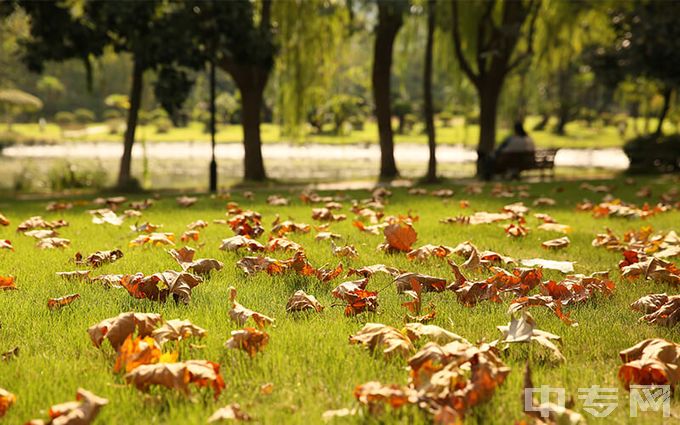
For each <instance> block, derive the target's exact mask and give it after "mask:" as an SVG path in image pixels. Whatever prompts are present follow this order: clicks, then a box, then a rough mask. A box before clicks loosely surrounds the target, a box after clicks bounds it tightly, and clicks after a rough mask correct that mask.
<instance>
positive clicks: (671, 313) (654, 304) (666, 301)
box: [631, 294, 680, 327]
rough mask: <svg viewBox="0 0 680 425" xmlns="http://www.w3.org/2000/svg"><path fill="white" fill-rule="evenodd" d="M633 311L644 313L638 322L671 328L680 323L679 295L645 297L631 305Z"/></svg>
mask: <svg viewBox="0 0 680 425" xmlns="http://www.w3.org/2000/svg"><path fill="white" fill-rule="evenodd" d="M631 308H632V309H633V310H638V311H641V312H643V313H645V315H644V316H642V317H641V318H640V321H642V322H647V323H654V324H657V325H661V326H668V327H673V326H675V325H676V324H677V323H678V322H680V295H673V296H670V297H669V296H668V295H666V294H651V295H645V296H644V297H642V298H640V299H639V300H637V301H635V302H634V303H632V304H631Z"/></svg>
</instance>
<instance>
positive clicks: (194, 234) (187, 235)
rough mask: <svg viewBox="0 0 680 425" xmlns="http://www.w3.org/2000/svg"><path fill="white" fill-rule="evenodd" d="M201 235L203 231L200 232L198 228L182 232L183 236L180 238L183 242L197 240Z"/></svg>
mask: <svg viewBox="0 0 680 425" xmlns="http://www.w3.org/2000/svg"><path fill="white" fill-rule="evenodd" d="M200 236H201V232H199V231H198V230H187V231H185V232H184V233H182V236H180V237H179V240H181V241H182V242H189V241H194V242H197V241H198V239H199V237H200Z"/></svg>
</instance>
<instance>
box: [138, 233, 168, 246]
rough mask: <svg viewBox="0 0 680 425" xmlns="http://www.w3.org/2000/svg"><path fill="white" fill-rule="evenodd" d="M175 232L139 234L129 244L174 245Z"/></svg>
mask: <svg viewBox="0 0 680 425" xmlns="http://www.w3.org/2000/svg"><path fill="white" fill-rule="evenodd" d="M174 240H175V234H174V233H150V234H146V235H139V236H137V237H136V238H134V239H133V240H131V241H130V243H129V244H128V245H129V246H131V247H132V246H142V245H152V246H160V245H171V246H174V245H175V242H173V241H174Z"/></svg>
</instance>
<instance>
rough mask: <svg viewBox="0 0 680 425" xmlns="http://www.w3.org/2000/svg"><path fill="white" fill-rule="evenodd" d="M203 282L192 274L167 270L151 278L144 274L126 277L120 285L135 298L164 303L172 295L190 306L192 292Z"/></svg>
mask: <svg viewBox="0 0 680 425" xmlns="http://www.w3.org/2000/svg"><path fill="white" fill-rule="evenodd" d="M201 282H203V279H202V278H201V277H199V276H196V275H193V274H191V273H188V272H178V271H175V270H166V271H164V272H162V273H155V274H153V275H151V276H144V275H143V274H142V273H137V274H134V275H125V276H123V277H122V279H121V281H120V284H121V285H122V286H123V287H124V288H125V289H126V290H127V291H128V293H129V294H130V295H132V296H133V297H135V298H148V299H150V300H153V301H160V302H164V301H165V300H166V298H167V297H168V295H171V294H172V296H173V298H174V299H175V301H182V302H183V303H184V304H188V303H189V301H190V300H191V290H192V289H193V288H194V287H196V286H197V285H198V284H200V283H201Z"/></svg>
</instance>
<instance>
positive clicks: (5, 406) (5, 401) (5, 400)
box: [0, 217, 17, 418]
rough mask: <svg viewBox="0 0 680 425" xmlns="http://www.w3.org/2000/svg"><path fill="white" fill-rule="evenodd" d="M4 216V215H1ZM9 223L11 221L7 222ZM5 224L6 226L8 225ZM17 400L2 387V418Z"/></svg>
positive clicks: (0, 394)
mask: <svg viewBox="0 0 680 425" xmlns="http://www.w3.org/2000/svg"><path fill="white" fill-rule="evenodd" d="M0 218H2V217H0ZM7 224H9V223H7ZM7 224H5V226H6V225H7ZM16 401H17V398H16V396H15V395H14V394H12V393H11V392H9V391H7V390H5V389H3V388H0V418H2V417H3V416H5V414H7V411H8V410H9V408H10V407H12V405H13V404H14V403H15V402H16Z"/></svg>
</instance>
